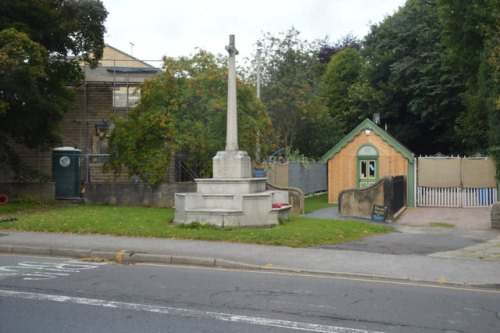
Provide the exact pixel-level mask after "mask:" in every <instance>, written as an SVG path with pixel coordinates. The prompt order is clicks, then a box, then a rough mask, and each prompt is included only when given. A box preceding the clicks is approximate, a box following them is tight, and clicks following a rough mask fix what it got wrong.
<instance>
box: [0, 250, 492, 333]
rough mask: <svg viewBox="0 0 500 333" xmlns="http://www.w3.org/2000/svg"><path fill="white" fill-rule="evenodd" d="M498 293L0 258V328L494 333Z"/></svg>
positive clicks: (265, 274) (327, 278) (270, 274)
mask: <svg viewBox="0 0 500 333" xmlns="http://www.w3.org/2000/svg"><path fill="white" fill-rule="evenodd" d="M499 312H500V292H499V291H495V290H479V289H466V288H458V287H457V288H454V287H450V286H446V287H445V286H439V285H424V284H416V283H401V282H391V281H372V280H363V279H352V278H340V277H333V276H319V275H315V276H312V275H303V274H302V275H301V274H284V273H274V272H263V271H258V272H254V271H237V270H218V269H208V268H195V267H180V266H154V265H117V264H100V263H84V262H79V261H71V260H66V259H55V258H43V257H27V256H5V255H3V256H0V332H58V331H59V332H347V333H350V332H353V333H354V332H356V333H366V332H424V333H425V332H486V333H488V332H497V331H498V327H500V313H499Z"/></svg>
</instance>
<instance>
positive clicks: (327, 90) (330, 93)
mask: <svg viewBox="0 0 500 333" xmlns="http://www.w3.org/2000/svg"><path fill="white" fill-rule="evenodd" d="M363 65H364V61H363V59H362V58H361V55H360V53H359V51H357V50H356V49H353V48H347V49H344V50H342V51H339V52H337V53H335V54H334V55H333V56H332V58H331V60H330V62H329V63H328V66H327V68H326V71H325V74H323V77H322V79H321V81H322V94H323V97H324V99H325V103H326V106H327V108H328V111H329V113H330V115H331V117H332V119H333V120H334V123H335V124H336V125H337V131H336V132H335V133H332V134H331V135H334V136H335V137H336V139H335V142H338V141H340V140H341V139H342V137H343V136H344V135H345V134H347V132H348V131H349V130H350V129H352V128H354V127H355V126H356V125H357V124H358V123H359V122H360V121H362V120H363V118H364V114H363V112H354V111H353V109H352V108H351V102H350V99H351V98H352V96H351V95H350V91H351V90H352V89H353V86H354V85H355V84H356V83H358V82H359V80H360V75H361V72H362V69H363Z"/></svg>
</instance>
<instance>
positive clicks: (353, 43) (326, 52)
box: [318, 34, 361, 64]
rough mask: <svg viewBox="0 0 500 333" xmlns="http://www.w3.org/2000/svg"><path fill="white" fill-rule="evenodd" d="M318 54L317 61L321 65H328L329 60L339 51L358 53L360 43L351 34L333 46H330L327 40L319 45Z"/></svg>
mask: <svg viewBox="0 0 500 333" xmlns="http://www.w3.org/2000/svg"><path fill="white" fill-rule="evenodd" d="M321 44H322V45H321V47H320V50H319V53H318V60H319V62H320V63H322V64H328V63H329V62H330V59H331V58H332V57H333V56H334V55H335V54H337V53H339V52H340V51H343V50H346V49H353V50H357V51H359V50H360V49H361V41H360V40H359V39H358V38H357V37H356V36H354V35H352V34H347V35H345V36H343V37H341V38H340V39H339V40H337V41H336V42H335V43H334V44H333V45H330V44H329V43H328V41H327V40H325V41H324V42H322V43H321Z"/></svg>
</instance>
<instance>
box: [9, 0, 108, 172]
mask: <svg viewBox="0 0 500 333" xmlns="http://www.w3.org/2000/svg"><path fill="white" fill-rule="evenodd" d="M106 16H107V12H106V10H105V8H104V6H103V4H102V2H101V1H98V0H81V1H77V0H27V1H1V2H0V73H1V75H0V159H1V160H5V161H6V162H7V163H8V164H10V165H11V167H13V169H14V171H15V172H16V174H17V178H18V179H19V180H27V179H29V178H30V177H31V176H32V175H33V174H32V173H30V172H27V170H26V169H25V167H23V165H22V164H21V162H20V159H19V157H18V156H17V155H16V153H15V152H14V150H13V149H12V147H11V143H12V142H17V143H21V144H24V145H25V146H27V147H29V148H33V149H41V150H46V149H49V148H51V147H54V146H55V145H57V144H60V142H61V139H60V135H59V128H58V123H59V121H60V120H62V118H63V116H64V113H65V112H66V111H67V110H68V108H69V107H70V105H71V103H72V100H73V99H72V98H73V94H72V91H71V89H69V88H67V85H68V84H70V83H75V82H78V81H79V80H80V79H81V77H82V74H81V70H80V64H81V62H82V61H83V62H86V63H88V64H90V65H91V66H95V65H96V64H97V61H98V59H99V58H100V57H102V49H103V47H104V40H103V34H104V31H105V28H104V20H105V19H106Z"/></svg>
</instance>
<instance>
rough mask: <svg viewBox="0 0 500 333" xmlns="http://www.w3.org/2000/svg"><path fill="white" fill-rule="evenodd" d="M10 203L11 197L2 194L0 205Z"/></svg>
mask: <svg viewBox="0 0 500 333" xmlns="http://www.w3.org/2000/svg"><path fill="white" fill-rule="evenodd" d="M7 202H9V197H8V196H6V195H5V194H0V205H4V204H6V203H7Z"/></svg>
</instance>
